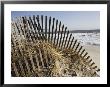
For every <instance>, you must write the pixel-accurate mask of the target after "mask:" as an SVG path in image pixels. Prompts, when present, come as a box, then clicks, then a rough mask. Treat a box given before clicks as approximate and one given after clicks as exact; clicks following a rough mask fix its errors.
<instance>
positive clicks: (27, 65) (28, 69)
mask: <svg viewBox="0 0 110 87" xmlns="http://www.w3.org/2000/svg"><path fill="white" fill-rule="evenodd" d="M23 59H24V62H25V64H26V68H27V71H28V73H31V71H30V67H29V64H28V61H27V59H26V58H25V57H24V58H23Z"/></svg>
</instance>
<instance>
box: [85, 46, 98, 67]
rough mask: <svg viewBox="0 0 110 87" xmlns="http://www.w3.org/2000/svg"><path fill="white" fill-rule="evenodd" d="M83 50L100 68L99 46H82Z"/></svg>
mask: <svg viewBox="0 0 110 87" xmlns="http://www.w3.org/2000/svg"><path fill="white" fill-rule="evenodd" d="M84 48H85V50H86V51H87V52H88V56H90V58H92V60H93V61H94V62H95V63H96V65H97V66H98V67H99V68H100V46H84Z"/></svg>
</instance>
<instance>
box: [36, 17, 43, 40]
mask: <svg viewBox="0 0 110 87" xmlns="http://www.w3.org/2000/svg"><path fill="white" fill-rule="evenodd" d="M36 20H37V23H38V25H36V27H37V30H38V34H39V39H43V37H42V34H41V26H40V23H39V15H37V17H36Z"/></svg>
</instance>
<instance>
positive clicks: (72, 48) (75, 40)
mask: <svg viewBox="0 0 110 87" xmlns="http://www.w3.org/2000/svg"><path fill="white" fill-rule="evenodd" d="M76 43H77V40H75V42H74V44H73V46H72V49H74V47H75V45H76Z"/></svg>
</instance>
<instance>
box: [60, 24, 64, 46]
mask: <svg viewBox="0 0 110 87" xmlns="http://www.w3.org/2000/svg"><path fill="white" fill-rule="evenodd" d="M63 32H64V25H63V26H62V30H61V34H60V35H61V36H60V41H59V47H60V44H61V40H62V34H63Z"/></svg>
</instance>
